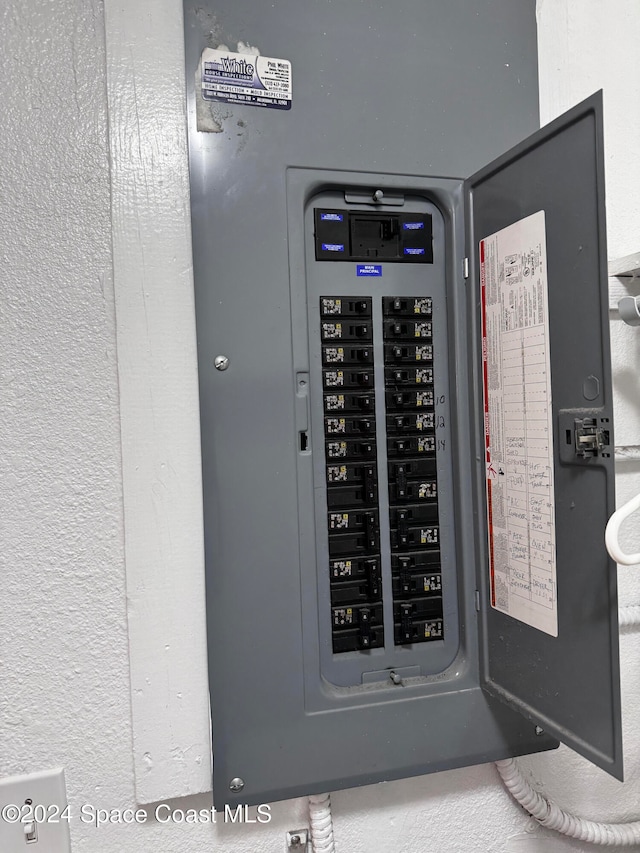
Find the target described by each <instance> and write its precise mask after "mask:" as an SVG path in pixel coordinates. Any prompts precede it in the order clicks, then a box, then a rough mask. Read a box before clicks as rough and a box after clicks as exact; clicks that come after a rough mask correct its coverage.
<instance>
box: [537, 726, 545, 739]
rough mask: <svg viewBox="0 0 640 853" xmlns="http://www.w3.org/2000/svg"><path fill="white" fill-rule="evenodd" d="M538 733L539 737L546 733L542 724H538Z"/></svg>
mask: <svg viewBox="0 0 640 853" xmlns="http://www.w3.org/2000/svg"><path fill="white" fill-rule="evenodd" d="M536 734H537V735H538V737H539V736H540V735H543V734H544V729H543V728H542V727H541V726H536Z"/></svg>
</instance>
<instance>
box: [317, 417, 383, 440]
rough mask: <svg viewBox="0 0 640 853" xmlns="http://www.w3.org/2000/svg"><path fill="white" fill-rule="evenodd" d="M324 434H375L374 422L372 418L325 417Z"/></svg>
mask: <svg viewBox="0 0 640 853" xmlns="http://www.w3.org/2000/svg"><path fill="white" fill-rule="evenodd" d="M324 428H325V434H326V435H329V436H333V435H370V436H373V435H374V434H375V422H374V420H373V419H372V418H340V417H338V418H325V422H324Z"/></svg>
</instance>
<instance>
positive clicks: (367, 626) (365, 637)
mask: <svg viewBox="0 0 640 853" xmlns="http://www.w3.org/2000/svg"><path fill="white" fill-rule="evenodd" d="M358 645H359V646H360V648H361V649H370V648H371V610H369V608H368V607H361V608H360V611H359V613H358Z"/></svg>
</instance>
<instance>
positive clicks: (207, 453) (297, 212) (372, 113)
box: [185, 0, 554, 808]
mask: <svg viewBox="0 0 640 853" xmlns="http://www.w3.org/2000/svg"><path fill="white" fill-rule="evenodd" d="M535 33H536V28H535V2H534V0H523V2H520V3H517V4H514V3H513V2H511V0H478V2H476V3H475V4H474V7H473V11H472V13H471V14H470V12H469V4H468V2H466V0H450V2H447V3H441V2H435V0H429V2H426V0H398V2H396V3H392V4H371V3H369V4H366V3H362V2H360V0H343V2H341V3H339V4H338V3H332V2H331V0H273V2H272V3H269V4H267V5H266V7H265V6H264V4H259V3H256V2H255V0H215V2H213V0H201V2H197V3H196V2H194V0H185V34H186V70H187V84H188V99H189V142H190V170H191V205H192V214H193V216H192V227H193V247H194V275H195V289H196V310H197V331H198V358H199V378H200V407H201V419H202V455H203V484H204V520H205V547H206V573H207V578H206V579H207V614H208V633H209V681H210V690H211V710H212V726H213V750H214V798H215V803H216V806H217V807H218V808H220V807H221V806H222V805H223V804H224V803H227V802H228V803H234V804H237V803H257V802H265V801H270V800H274V799H278V798H283V797H291V796H300V795H302V794H308V793H313V792H319V791H324V790H335V789H337V788H344V787H346V786H348V785H355V784H369V783H372V782H376V781H379V780H381V779H395V778H400V777H403V776H409V775H414V774H418V773H424V772H427V771H435V770H440V769H445V768H448V767H454V766H462V765H464V764H470V763H474V762H479V761H488V760H492V759H495V758H498V757H504V756H507V755H517V754H521V753H523V752H532V751H536V750H540V749H548V748H550V747H551V746H553V745H554V741H552V739H551V738H550V737H544V736H542V737H540V736H537V735H536V734H535V731H534V727H533V726H532V725H531V723H530V722H529V721H526V720H524V719H523V718H522V717H521V716H520V715H519V714H517V713H516V712H514V711H513V710H512V709H511V708H508V707H506V706H504V705H503V704H502V703H501V702H499V701H498V700H496V699H494V698H493V697H491V696H488V695H487V694H486V693H485V692H483V691H482V690H481V689H480V687H479V684H478V682H479V673H478V654H477V648H476V646H477V630H476V628H477V618H476V611H475V606H474V596H473V591H474V589H475V577H474V567H475V564H476V562H477V556H476V550H475V549H476V541H475V538H474V536H473V528H472V524H471V522H470V519H471V518H472V512H473V507H472V505H471V500H470V496H469V490H468V488H467V487H466V484H467V479H468V471H469V469H470V467H471V453H470V441H469V435H468V433H469V430H468V426H469V422H468V418H467V408H466V407H468V404H469V400H468V394H467V388H468V384H467V377H468V374H467V364H466V353H467V345H468V341H467V327H468V323H467V313H466V305H465V301H464V294H465V286H464V283H463V281H462V280H461V279H462V276H461V270H462V257H463V255H464V244H463V239H462V218H463V217H462V214H461V213H460V210H461V204H460V200H461V195H462V190H461V185H460V184H458V187H459V188H458V189H457V190H456V191H455V192H454V191H453V189H449V190H448V191H445V188H444V186H441V185H440V184H439V183H438V181H437V180H430V181H425V179H419V178H415V177H401V175H403V174H404V175H410V176H415V175H424V174H432V175H433V174H435V175H442V174H450V175H467V174H470V173H471V172H472V171H474V170H475V169H477V168H479V167H480V166H481V165H482V163H484V162H486V161H487V160H488V159H490V158H491V157H494V156H496V155H497V154H498V153H499V152H500V151H502V150H504V149H505V148H506V147H508V146H509V145H511V144H514V143H515V142H516V141H517V140H518V139H521V138H522V137H523V136H524V135H526V134H527V133H530V132H531V131H532V130H534V129H535V127H537V125H538V113H537V95H538V92H537V53H536V35H535ZM239 40H242V41H244V42H245V43H249V44H251V45H255V46H256V47H257V48H259V50H260V52H261V53H262V55H264V56H271V57H279V58H283V59H287V60H290V61H291V63H292V74H293V105H292V108H291V110H289V111H280V110H272V109H260V108H256V107H251V106H246V105H229V104H217V103H213V104H211V105H210V106H209V110H210V118H211V119H212V121H211V127H212V128H216V129H217V130H218V132H211V133H200V132H198V131H197V130H196V126H195V96H196V93H195V91H194V76H195V71H196V68H197V65H198V62H199V59H200V55H201V52H202V50H203V48H204V47H216V46H218V45H220V44H221V43H225V44H227V45H228V46H229V47H230V48H232V49H233V48H235V46H236V44H237V42H238V41H239ZM300 167H305V168H300ZM310 167H313V168H312V169H311V168H310ZM322 169H325V170H330V172H329V173H327V172H323V171H321V170H322ZM337 170H342V173H339V172H338V171H337ZM346 170H350V171H346ZM355 170H361V171H360V173H359V174H356V172H355ZM308 172H314V173H315V176H314V175H311V176H309V175H308ZM399 175H400V177H399ZM314 181H315V182H316V184H317V186H314V185H313V184H314ZM344 183H348V184H349V185H350V186H354V185H355V186H356V187H359V186H364V187H366V188H369V189H370V190H371V189H372V187H379V186H383V188H384V189H385V190H387V189H389V190H390V191H393V190H398V191H402V192H405V191H407V189H410V190H411V191H415V192H423V191H424V192H428V193H429V196H430V197H431V198H432V199H433V200H436V201H437V203H438V204H439V207H440V209H441V210H442V212H443V215H445V219H446V221H447V223H448V224H447V229H448V232H449V235H450V237H449V239H448V240H447V248H446V251H447V258H448V261H447V268H448V270H449V272H448V275H449V276H450V281H451V292H450V294H449V297H448V299H449V302H450V306H451V315H450V317H451V319H450V329H449V332H450V334H449V348H450V359H451V364H452V365H454V367H455V376H456V379H457V385H456V387H455V388H452V394H451V396H452V398H453V396H454V394H453V392H454V391H455V394H456V397H457V412H458V418H457V419H456V420H457V425H456V429H457V433H456V435H455V436H454V442H455V444H456V447H457V448H458V454H457V466H458V467H457V469H456V470H457V472H458V473H457V474H456V476H458V477H460V478H461V480H462V481H463V482H464V483H465V487H462V488H458V489H457V490H456V500H457V504H456V506H457V512H456V518H457V519H460V520H465V522H466V523H460V524H459V528H460V530H459V536H460V541H459V542H458V543H457V553H458V555H459V571H460V577H461V588H463V589H464V590H465V593H466V594H465V595H464V596H462V597H461V599H460V614H461V637H462V638H463V644H462V645H461V653H460V656H459V659H458V662H459V664H460V666H453V667H452V672H451V673H439V674H437V675H434V676H432V680H430V681H426V682H425V683H423V684H422V683H421V684H418V685H416V686H415V687H411V688H407V689H406V690H405V689H404V688H399V691H398V692H396V694H391V695H389V692H388V690H387V691H386V692H385V691H384V690H380V689H379V687H378V686H376V685H375V684H374V685H372V686H371V689H370V690H367V691H363V690H360V691H359V692H358V694H357V695H353V693H351V692H350V693H347V694H344V693H343V692H339V691H337V690H329V689H327V690H324V689H323V684H322V682H320V671H319V668H318V667H317V666H316V667H315V668H314V667H312V666H308V665H305V660H306V659H305V654H306V653H307V646H306V645H305V642H306V639H307V638H308V637H312V639H313V630H312V627H310V626H311V625H312V623H313V620H314V618H315V619H317V615H315V616H314V614H317V612H318V611H317V596H316V594H315V589H316V584H315V581H314V583H312V584H308V583H305V580H306V574H305V571H306V565H307V563H308V554H309V553H312V554H313V553H315V543H314V542H313V541H306V540H304V536H302V538H301V532H302V533H303V534H304V530H305V529H306V528H304V526H303V525H301V524H300V518H305V519H307V520H308V519H309V518H312V512H313V510H312V507H313V503H312V496H310V495H309V493H308V490H307V491H305V490H303V489H301V488H300V482H301V480H300V479H299V474H300V471H301V470H302V469H303V467H304V465H305V463H307V462H309V460H308V459H305V458H304V455H303V454H302V453H299V452H298V450H297V442H298V431H299V429H300V428H301V427H300V423H299V418H300V410H301V409H302V410H303V411H304V403H305V401H304V399H301V395H300V394H298V393H296V392H297V389H298V387H299V385H298V377H297V376H296V373H297V371H299V370H303V371H304V370H306V371H308V369H309V368H308V364H305V363H304V361H305V358H307V359H308V348H307V347H301V350H304V352H302V354H301V353H300V352H299V351H298V349H297V348H296V346H295V344H296V341H295V340H294V339H293V338H292V328H293V329H295V330H296V335H297V336H298V337H300V336H302V335H304V333H305V332H306V325H307V314H306V306H305V304H304V293H305V265H304V261H305V254H304V228H303V215H304V208H305V204H306V202H307V201H308V198H309V197H310V195H311V194H313V193H315V192H320V191H323V190H325V189H326V188H327V186H333V187H336V186H341V185H343V184H344ZM449 183H450V182H449ZM429 188H430V189H429ZM292 296H293V298H292ZM297 297H301V298H300V299H297ZM300 302H301V303H302V308H301V310H300V311H298V310H297V309H298V305H299V303H300ZM292 307H293V309H294V310H293V311H292ZM218 354H224V355H226V356H228V357H229V359H230V365H229V369H228V370H226V371H224V372H219V371H217V370H216V369H215V368H214V365H213V363H214V358H215V356H216V355H218ZM308 467H309V468H310V465H308ZM309 484H311V480H310V479H309V481H308V485H309ZM301 541H302V545H303V547H302V549H301V547H300V543H301ZM301 551H302V555H301ZM301 564H303V566H302V567H301ZM313 642H315V644H316V645H317V644H318V632H317V630H316V632H315V639H313ZM378 699H381V701H378ZM236 776H240V777H242V779H243V780H244V782H245V786H244V789H243V790H242V791H241V792H239V793H238V792H232V791H230V790H229V783H230V780H231V779H232V778H234V777H236Z"/></svg>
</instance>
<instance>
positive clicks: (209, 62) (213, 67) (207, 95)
mask: <svg viewBox="0 0 640 853" xmlns="http://www.w3.org/2000/svg"><path fill="white" fill-rule="evenodd" d="M202 97H203V98H204V99H205V100H206V101H224V102H225V103H229V104H246V105H249V106H254V107H268V108H270V109H275V110H290V109H291V97H292V90H291V63H290V62H289V60H287V59H273V58H272V57H270V56H260V55H259V54H258V55H256V54H250V53H233V52H232V51H230V50H218V49H215V50H214V49H213V48H210V47H207V48H205V49H204V51H203V52H202Z"/></svg>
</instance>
